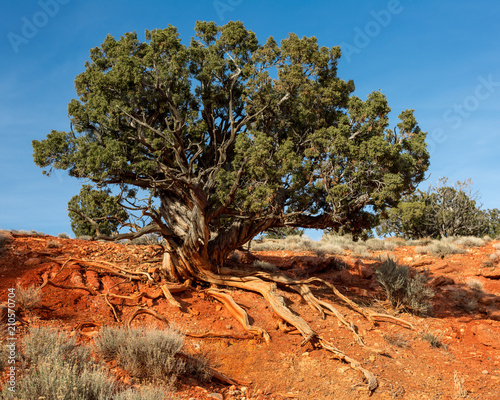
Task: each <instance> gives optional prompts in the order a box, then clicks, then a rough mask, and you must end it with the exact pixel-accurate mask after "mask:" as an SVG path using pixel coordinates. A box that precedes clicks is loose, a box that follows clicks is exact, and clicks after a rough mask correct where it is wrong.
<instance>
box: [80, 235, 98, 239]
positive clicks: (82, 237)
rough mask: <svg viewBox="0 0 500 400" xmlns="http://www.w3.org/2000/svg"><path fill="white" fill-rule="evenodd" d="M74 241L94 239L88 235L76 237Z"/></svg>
mask: <svg viewBox="0 0 500 400" xmlns="http://www.w3.org/2000/svg"><path fill="white" fill-rule="evenodd" d="M76 239H77V240H93V239H94V238H93V237H92V236H89V235H82V236H77V237H76Z"/></svg>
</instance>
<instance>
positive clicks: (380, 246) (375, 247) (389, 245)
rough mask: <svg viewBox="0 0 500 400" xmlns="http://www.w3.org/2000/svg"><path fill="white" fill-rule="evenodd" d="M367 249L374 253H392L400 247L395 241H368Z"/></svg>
mask: <svg viewBox="0 0 500 400" xmlns="http://www.w3.org/2000/svg"><path fill="white" fill-rule="evenodd" d="M365 244H366V247H368V249H369V250H372V251H384V250H389V251H392V250H394V249H395V248H397V247H398V242H396V241H394V240H387V239H386V240H380V239H368V240H367V241H366V242H365Z"/></svg>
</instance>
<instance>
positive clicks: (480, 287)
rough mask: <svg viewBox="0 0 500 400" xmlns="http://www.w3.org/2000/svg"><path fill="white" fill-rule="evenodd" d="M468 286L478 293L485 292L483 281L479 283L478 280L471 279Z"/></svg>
mask: <svg viewBox="0 0 500 400" xmlns="http://www.w3.org/2000/svg"><path fill="white" fill-rule="evenodd" d="M467 286H469V287H470V288H471V289H472V290H474V291H476V292H480V291H482V290H483V283H482V282H481V281H478V280H477V279H469V280H468V281H467Z"/></svg>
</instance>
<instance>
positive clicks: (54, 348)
mask: <svg viewBox="0 0 500 400" xmlns="http://www.w3.org/2000/svg"><path fill="white" fill-rule="evenodd" d="M23 344H24V356H23V358H24V362H25V363H26V365H28V366H29V368H28V369H26V370H25V371H24V374H23V375H22V378H21V379H20V381H19V382H18V383H17V385H16V392H15V393H12V392H8V391H7V390H6V385H4V393H7V395H6V397H5V398H6V399H19V398H21V399H38V398H46V399H59V398H65V399H75V400H108V399H109V400H111V399H112V397H113V393H114V392H115V390H116V385H115V383H114V382H112V381H111V380H110V379H109V375H108V373H107V372H106V371H105V370H103V369H102V368H100V366H98V365H95V364H94V363H93V361H92V359H91V357H90V349H89V348H88V347H84V346H77V345H76V344H75V340H74V338H70V337H69V336H68V335H67V334H65V333H62V332H57V331H56V330H53V329H48V328H32V329H31V330H30V333H29V334H28V335H27V336H26V337H25V338H24V339H23Z"/></svg>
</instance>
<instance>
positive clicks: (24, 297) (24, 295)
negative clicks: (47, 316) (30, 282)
mask: <svg viewBox="0 0 500 400" xmlns="http://www.w3.org/2000/svg"><path fill="white" fill-rule="evenodd" d="M41 300H42V290H41V289H40V287H36V286H29V287H27V288H23V287H22V286H21V284H20V283H19V282H17V284H16V304H17V305H18V306H19V307H20V308H21V309H23V310H31V309H32V308H34V307H36V306H37V305H38V304H40V301H41Z"/></svg>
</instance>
